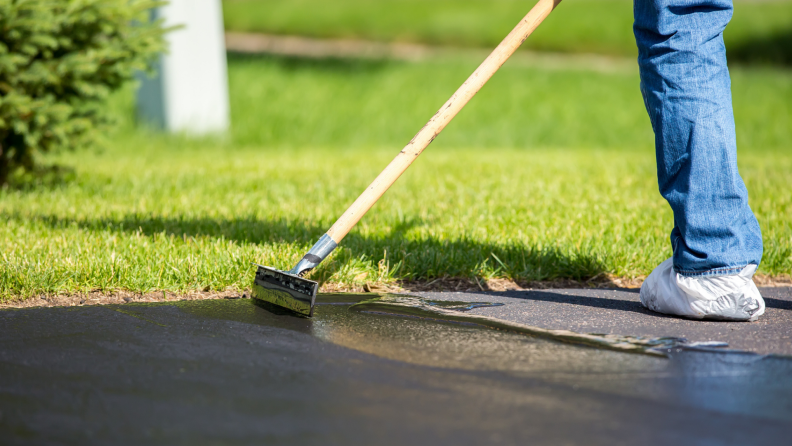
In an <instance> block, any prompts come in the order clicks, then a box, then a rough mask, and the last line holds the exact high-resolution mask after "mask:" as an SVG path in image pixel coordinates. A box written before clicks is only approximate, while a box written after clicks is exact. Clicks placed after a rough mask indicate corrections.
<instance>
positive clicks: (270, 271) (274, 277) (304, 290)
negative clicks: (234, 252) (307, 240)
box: [251, 265, 319, 317]
mask: <svg viewBox="0 0 792 446" xmlns="http://www.w3.org/2000/svg"><path fill="white" fill-rule="evenodd" d="M256 266H258V270H257V271H256V279H255V280H254V281H253V291H252V293H251V294H252V297H253V298H254V299H259V300H262V301H265V302H269V303H271V304H273V305H277V306H279V307H283V308H286V309H289V310H291V311H294V312H295V313H299V314H302V315H304V316H309V317H310V316H313V307H314V303H315V302H316V291H317V290H318V289H319V284H318V283H317V282H314V281H313V280H308V279H303V278H302V277H300V276H295V275H293V274H289V273H286V272H283V271H280V270H277V269H275V268H270V267H268V266H262V265H256Z"/></svg>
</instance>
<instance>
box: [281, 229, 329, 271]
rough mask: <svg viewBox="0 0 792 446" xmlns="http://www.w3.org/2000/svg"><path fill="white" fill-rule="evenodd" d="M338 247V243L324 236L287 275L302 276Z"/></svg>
mask: <svg viewBox="0 0 792 446" xmlns="http://www.w3.org/2000/svg"><path fill="white" fill-rule="evenodd" d="M336 246H338V243H336V242H335V240H333V239H332V238H330V236H329V235H327V234H325V235H323V236H322V238H320V239H319V241H318V242H316V244H315V245H313V248H311V250H310V251H308V254H306V255H305V256H304V257H303V258H302V259H300V261H299V262H297V265H295V266H294V268H292V269H291V271H289V274H294V275H296V276H301V275H302V274H304V273H306V272H308V271H310V270H312V269H314V268H316V266H317V265H319V264H320V263H322V260H324V259H325V257H327V256H329V255H330V253H331V252H333V250H334V249H335V248H336Z"/></svg>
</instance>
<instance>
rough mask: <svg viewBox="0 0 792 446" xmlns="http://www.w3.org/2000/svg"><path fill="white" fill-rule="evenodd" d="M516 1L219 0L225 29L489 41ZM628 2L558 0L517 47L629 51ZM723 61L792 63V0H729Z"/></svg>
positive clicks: (499, 33) (517, 15) (515, 14)
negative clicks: (732, 9)
mask: <svg viewBox="0 0 792 446" xmlns="http://www.w3.org/2000/svg"><path fill="white" fill-rule="evenodd" d="M534 3H535V2H533V1H527V2H526V1H522V0H335V1H333V2H327V1H324V0H224V1H223V13H224V15H225V24H226V29H228V30H234V31H249V32H265V33H274V34H297V35H305V36H314V37H346V38H349V37H352V38H364V39H374V40H382V41H401V42H420V43H431V44H442V45H461V46H481V47H488V48H489V47H494V46H495V45H497V44H498V43H499V42H500V41H501V40H502V39H503V38H504V37H505V36H506V34H507V33H508V32H509V31H510V30H511V29H512V27H514V26H515V25H516V24H517V22H518V21H519V20H520V19H521V18H522V17H523V16H525V14H527V13H528V11H529V10H530V8H531V7H532V6H533V5H534ZM632 23H633V10H632V1H631V0H564V1H563V2H562V3H561V4H560V5H559V6H558V8H556V10H555V11H554V12H553V14H551V15H550V17H548V19H547V20H546V21H545V23H543V24H542V26H540V27H539V29H537V31H536V32H535V33H534V34H533V35H532V36H531V38H530V39H529V40H527V41H526V42H525V44H524V47H525V48H529V49H534V50H550V51H561V52H595V53H602V54H611V55H620V56H630V57H632V56H635V55H636V54H637V50H636V48H635V41H634V39H633V33H632ZM724 37H725V40H726V45H727V48H728V50H729V57H730V60H735V61H743V62H754V61H760V62H774V63H782V64H786V65H790V64H792V1H789V0H775V1H773V0H769V1H768V0H765V1H756V0H736V2H735V13H734V18H733V19H732V22H731V24H730V25H729V26H728V27H727V29H726V32H725V34H724Z"/></svg>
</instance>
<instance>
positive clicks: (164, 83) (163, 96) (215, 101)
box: [137, 0, 229, 135]
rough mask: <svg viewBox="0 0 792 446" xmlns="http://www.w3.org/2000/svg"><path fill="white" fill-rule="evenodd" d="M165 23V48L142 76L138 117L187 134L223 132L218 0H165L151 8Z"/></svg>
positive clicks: (224, 87)
mask: <svg viewBox="0 0 792 446" xmlns="http://www.w3.org/2000/svg"><path fill="white" fill-rule="evenodd" d="M154 14H155V16H156V17H158V18H164V19H165V26H166V27H167V26H174V25H181V26H182V27H181V28H179V29H177V30H175V31H171V32H169V33H168V34H166V40H167V41H168V53H167V54H163V55H162V56H160V61H159V66H158V67H157V71H158V74H157V76H156V77H155V78H148V77H146V76H141V86H140V89H139V90H138V95H137V97H138V107H137V109H138V118H139V120H140V121H143V122H146V123H148V124H151V125H154V126H157V127H160V128H163V129H165V130H167V131H170V132H184V133H188V134H192V135H203V134H208V133H218V132H223V131H225V130H227V129H228V126H229V106H228V77H227V72H226V70H227V67H226V53H225V42H224V37H223V11H222V8H221V4H220V0H170V3H169V4H168V5H166V6H163V7H161V8H159V9H158V10H157V11H155V13H154Z"/></svg>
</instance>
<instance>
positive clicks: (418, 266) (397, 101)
mask: <svg viewBox="0 0 792 446" xmlns="http://www.w3.org/2000/svg"><path fill="white" fill-rule="evenodd" d="M471 66H473V67H474V66H475V63H473V62H469V61H464V60H462V61H438V62H432V63H421V64H399V63H360V62H344V61H314V62H307V61H301V60H294V59H279V58H243V59H239V58H232V59H231V65H230V79H231V93H232V113H233V120H234V130H233V131H232V132H231V134H230V135H229V136H228V137H226V138H225V139H199V140H190V139H188V138H184V137H177V136H173V137H167V136H160V135H156V134H150V133H146V132H143V131H135V130H132V129H131V128H130V125H129V123H127V124H125V125H124V126H123V128H122V130H121V131H120V132H119V133H117V134H115V135H113V136H112V137H111V138H110V139H111V143H110V144H109V146H108V147H107V149H105V150H104V151H102V152H86V151H82V152H77V153H66V154H62V155H60V156H58V157H57V158H55V159H53V160H54V161H57V162H59V163H60V164H62V165H68V166H73V167H74V168H75V175H74V179H73V180H69V181H66V182H63V183H61V184H55V185H50V186H39V187H23V188H21V189H14V188H9V189H5V190H3V191H1V192H0V214H2V216H3V219H4V221H5V223H6V224H5V225H3V226H2V227H1V228H0V234H2V235H0V270H1V271H2V273H0V294H2V296H4V298H9V297H12V296H31V295H34V294H36V293H42V292H47V293H53V292H74V291H88V290H112V289H128V290H134V291H150V290H155V289H156V290H172V291H186V290H194V289H226V288H237V289H243V288H246V287H249V284H250V281H251V280H252V277H253V271H254V270H253V268H252V267H251V266H250V263H251V262H256V263H262V264H267V265H272V266H275V267H278V268H287V267H290V266H292V264H293V263H294V262H296V260H297V259H299V258H300V257H301V256H302V254H304V252H305V250H306V249H307V248H308V247H310V245H311V244H312V243H313V242H314V241H315V240H316V239H317V238H318V237H319V236H321V234H322V233H324V231H326V230H327V228H328V227H329V226H330V225H331V224H332V223H333V221H334V219H335V218H336V217H337V216H338V215H340V213H341V212H343V210H344V209H345V208H346V206H347V205H349V204H350V203H351V202H352V200H354V198H355V197H356V196H357V194H358V193H359V192H360V191H361V190H362V188H364V187H365V186H366V185H367V184H368V182H369V181H370V180H371V179H373V177H374V176H376V174H377V173H378V172H379V170H380V169H382V168H383V167H384V166H385V164H386V163H387V162H388V161H389V160H390V159H391V157H392V156H393V155H394V154H395V153H396V152H397V151H398V150H399V149H400V148H401V147H402V146H403V144H404V143H406V141H407V140H409V139H410V137H412V135H413V134H414V132H415V131H417V130H418V128H420V126H421V125H423V123H424V121H425V120H426V119H428V117H429V116H431V114H432V113H433V112H434V111H435V109H436V108H437V107H438V106H439V105H440V104H442V102H443V101H444V100H445V99H446V98H447V96H448V95H450V94H451V92H453V90H454V89H455V88H456V86H457V84H459V83H461V81H462V80H464V77H465V76H466V75H467V72H468V71H470V70H471ZM790 79H792V76H790V74H789V73H788V72H785V71H777V70H762V71H758V70H738V71H735V72H734V82H733V84H734V85H733V89H734V98H735V108H736V110H737V119H738V132H739V138H740V153H739V162H740V168H741V172H742V174H743V177H744V178H745V180H746V182H747V184H748V188H749V191H750V196H751V204H752V206H753V208H754V210H755V211H756V212H757V215H758V217H759V220H760V222H761V224H762V229H763V234H764V237H765V258H764V261H763V264H762V266H761V268H760V271H761V272H763V273H765V274H771V275H778V274H789V273H790V272H792V224H791V223H790V221H792V219H790V215H792V203H790V201H791V200H792V198H790V194H789V192H788V191H789V190H792V175H790V174H789V172H792V152H790V150H789V149H790V148H791V147H792V133H791V132H792V131H790V129H789V127H788V123H789V122H792V114H791V113H792V82H790ZM637 90H638V89H637V76H636V74H635V73H631V72H627V73H613V74H602V73H594V72H587V71H558V70H546V69H543V68H541V67H525V66H518V65H514V66H506V67H505V68H504V71H503V72H501V73H499V74H498V75H497V76H496V77H495V78H494V79H493V80H492V83H491V84H490V85H488V86H487V87H486V88H485V89H484V90H483V91H482V92H481V94H480V95H479V96H477V97H476V98H475V99H474V100H473V101H472V102H471V104H470V105H469V107H468V108H466V109H465V110H464V111H463V112H462V113H461V114H460V116H459V117H458V120H457V121H455V122H454V123H452V125H450V126H449V127H448V128H447V129H446V131H445V133H444V134H442V135H441V136H440V137H439V138H438V139H437V141H435V143H433V145H432V146H431V147H430V148H429V149H428V150H427V152H426V153H425V154H424V155H422V157H421V159H419V160H418V161H417V162H416V163H415V164H414V166H413V167H411V169H410V170H409V171H408V172H407V173H406V174H405V175H404V176H403V177H402V178H401V179H400V180H399V182H398V183H397V184H396V185H395V186H394V187H393V188H392V189H391V190H390V191H389V192H388V193H387V194H386V195H385V196H384V197H383V199H382V200H381V202H380V203H378V204H377V205H376V206H375V207H374V209H373V210H372V211H371V212H370V214H369V215H367V216H366V217H365V218H364V219H363V220H362V221H361V223H360V224H359V225H358V227H357V228H356V229H354V230H353V231H352V233H351V234H350V235H349V236H348V237H347V239H345V240H344V242H343V243H342V246H341V247H340V249H339V250H337V252H336V253H335V254H334V255H333V256H332V257H331V258H330V259H329V260H328V261H327V262H326V263H325V264H323V265H322V267H321V268H320V269H319V270H318V271H316V272H315V274H314V277H315V278H318V279H320V280H321V281H324V282H327V281H329V282H333V283H345V284H349V283H361V282H367V281H389V280H395V279H431V278H436V277H443V276H456V277H473V276H476V277H484V278H492V277H503V278H511V279H515V280H518V281H519V280H545V279H553V278H573V279H580V280H585V279H588V278H591V277H594V276H596V275H598V274H601V273H609V274H615V275H617V276H623V277H631V276H639V275H644V274H647V273H648V272H649V271H651V269H652V268H653V267H654V266H656V265H657V264H658V263H659V262H660V261H662V260H664V259H665V258H666V257H667V256H669V255H670V246H669V243H668V232H669V231H670V229H671V225H672V217H671V213H670V211H669V209H668V207H667V205H666V204H665V203H664V201H663V200H662V198H661V197H660V196H659V194H658V193H657V185H656V178H655V168H654V153H653V148H652V134H651V130H650V129H649V122H648V119H647V118H646V115H645V111H644V110H643V105H642V103H641V99H640V95H639V93H638V91H637ZM117 102H118V104H117V107H116V108H117V109H118V110H122V111H123V112H124V116H129V115H131V113H129V109H130V107H129V104H130V101H129V99H128V97H124V96H119V97H118V98H117Z"/></svg>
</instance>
